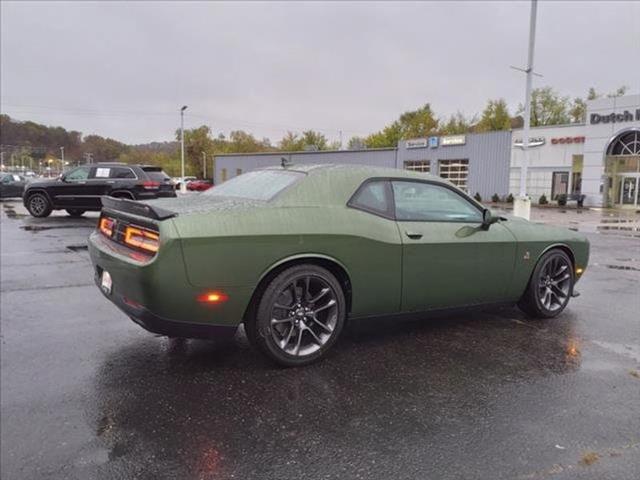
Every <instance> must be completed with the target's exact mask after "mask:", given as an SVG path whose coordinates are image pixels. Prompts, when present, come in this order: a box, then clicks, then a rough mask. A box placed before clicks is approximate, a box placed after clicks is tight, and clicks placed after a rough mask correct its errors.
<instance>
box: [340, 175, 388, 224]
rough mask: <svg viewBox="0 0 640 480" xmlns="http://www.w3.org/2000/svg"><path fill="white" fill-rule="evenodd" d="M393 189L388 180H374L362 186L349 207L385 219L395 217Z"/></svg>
mask: <svg viewBox="0 0 640 480" xmlns="http://www.w3.org/2000/svg"><path fill="white" fill-rule="evenodd" d="M391 205H392V202H391V187H390V185H389V181H387V180H373V181H368V182H366V183H365V184H363V185H361V186H360V188H359V189H358V191H357V192H356V193H355V195H354V196H353V197H352V198H351V200H350V201H349V206H350V207H354V208H357V209H360V210H364V211H366V212H370V213H375V214H377V215H381V216H383V217H389V218H391V217H393V211H392V210H393V209H392V206H391Z"/></svg>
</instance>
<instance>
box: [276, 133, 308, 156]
mask: <svg viewBox="0 0 640 480" xmlns="http://www.w3.org/2000/svg"><path fill="white" fill-rule="evenodd" d="M279 145H280V150H282V151H284V152H298V151H300V150H304V141H303V139H302V138H300V136H299V135H298V134H297V133H293V132H287V133H286V134H285V136H284V137H282V140H280V143H279Z"/></svg>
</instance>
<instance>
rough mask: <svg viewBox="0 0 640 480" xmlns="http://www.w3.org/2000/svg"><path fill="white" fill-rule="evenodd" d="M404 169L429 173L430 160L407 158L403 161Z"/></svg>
mask: <svg viewBox="0 0 640 480" xmlns="http://www.w3.org/2000/svg"><path fill="white" fill-rule="evenodd" d="M404 169H405V170H413V171H414V172H422V173H429V172H430V171H431V162H430V161H429V160H407V161H406V162H404Z"/></svg>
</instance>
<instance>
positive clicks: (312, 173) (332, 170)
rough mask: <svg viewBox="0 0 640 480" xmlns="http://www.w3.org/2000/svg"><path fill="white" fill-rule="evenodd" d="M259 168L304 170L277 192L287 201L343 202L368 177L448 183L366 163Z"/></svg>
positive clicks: (311, 203)
mask: <svg viewBox="0 0 640 480" xmlns="http://www.w3.org/2000/svg"><path fill="white" fill-rule="evenodd" d="M263 170H270V171H282V172H285V171H289V172H299V173H303V174H305V176H306V178H305V179H304V180H303V181H300V182H297V183H296V184H294V185H293V186H292V187H291V188H289V189H287V190H286V191H285V192H283V194H282V195H281V196H280V198H279V200H280V201H279V203H283V204H288V205H334V204H335V205H344V203H345V202H347V201H348V200H349V199H350V198H351V196H352V195H353V194H354V192H355V191H356V190H357V189H358V187H359V186H360V185H361V184H362V183H363V182H364V181H366V180H368V179H371V178H394V179H407V180H423V181H424V180H428V181H433V182H438V183H441V184H448V185H450V183H449V182H447V181H446V180H444V179H442V178H440V177H437V176H435V175H430V174H427V173H422V172H414V171H411V170H402V169H399V168H384V167H373V166H370V165H345V164H328V165H311V164H305V165H287V166H285V167H282V166H280V167H266V168H264V169H263Z"/></svg>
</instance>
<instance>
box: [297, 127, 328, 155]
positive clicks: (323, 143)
mask: <svg viewBox="0 0 640 480" xmlns="http://www.w3.org/2000/svg"><path fill="white" fill-rule="evenodd" d="M302 141H303V144H304V149H305V150H328V149H329V144H328V142H327V137H325V136H324V135H323V134H322V133H320V132H315V131H313V130H305V131H304V132H302Z"/></svg>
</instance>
